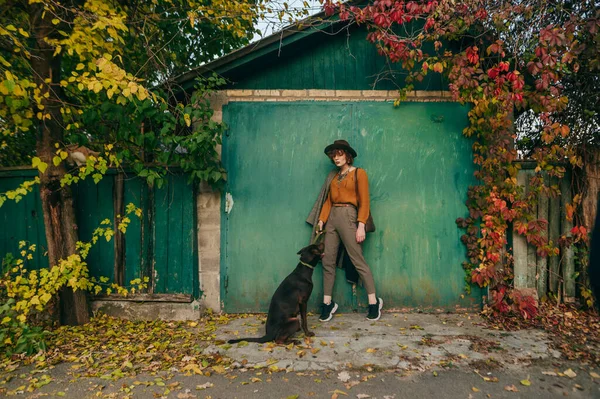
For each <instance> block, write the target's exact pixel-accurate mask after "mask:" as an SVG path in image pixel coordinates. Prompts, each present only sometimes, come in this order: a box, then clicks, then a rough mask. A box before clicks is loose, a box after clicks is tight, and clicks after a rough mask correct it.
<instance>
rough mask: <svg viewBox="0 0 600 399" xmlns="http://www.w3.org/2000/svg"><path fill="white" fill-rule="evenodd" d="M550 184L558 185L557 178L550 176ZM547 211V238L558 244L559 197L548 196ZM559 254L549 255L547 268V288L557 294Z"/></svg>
mask: <svg viewBox="0 0 600 399" xmlns="http://www.w3.org/2000/svg"><path fill="white" fill-rule="evenodd" d="M550 182H551V184H552V185H558V178H557V177H552V178H551V180H550ZM549 208H550V209H549V212H548V238H549V239H550V241H552V243H553V244H554V245H555V246H556V245H558V237H560V198H550V206H549ZM559 262H560V255H559V256H551V257H550V258H549V259H548V269H549V276H548V282H549V289H550V292H552V293H553V294H558V281H559V277H560V276H559V273H560V269H559Z"/></svg>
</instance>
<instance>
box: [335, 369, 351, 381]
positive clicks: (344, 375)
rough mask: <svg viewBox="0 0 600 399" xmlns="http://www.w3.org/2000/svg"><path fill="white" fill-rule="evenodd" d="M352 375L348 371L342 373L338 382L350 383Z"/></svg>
mask: <svg viewBox="0 0 600 399" xmlns="http://www.w3.org/2000/svg"><path fill="white" fill-rule="evenodd" d="M350 378H352V377H350V374H349V373H348V372H347V371H342V372H341V373H339V374H338V380H340V381H342V382H348V381H349V380H350Z"/></svg>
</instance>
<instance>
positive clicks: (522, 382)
mask: <svg viewBox="0 0 600 399" xmlns="http://www.w3.org/2000/svg"><path fill="white" fill-rule="evenodd" d="M521 385H525V386H526V387H528V386H530V385H531V381H529V380H521Z"/></svg>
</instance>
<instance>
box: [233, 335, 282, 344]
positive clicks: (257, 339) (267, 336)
mask: <svg viewBox="0 0 600 399" xmlns="http://www.w3.org/2000/svg"><path fill="white" fill-rule="evenodd" d="M274 339H275V337H272V336H270V335H265V336H264V337H260V338H238V339H230V340H229V341H227V343H229V344H237V343H238V342H242V341H246V342H258V343H259V344H264V343H265V342H269V341H273V340H274Z"/></svg>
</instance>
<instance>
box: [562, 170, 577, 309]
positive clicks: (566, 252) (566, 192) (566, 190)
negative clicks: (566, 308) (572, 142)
mask: <svg viewBox="0 0 600 399" xmlns="http://www.w3.org/2000/svg"><path fill="white" fill-rule="evenodd" d="M560 192H561V196H560V205H561V206H560V207H561V229H560V230H561V233H562V234H563V235H565V236H567V237H571V229H572V228H573V221H569V220H567V209H566V205H567V204H570V203H571V201H572V199H573V195H572V193H571V173H565V176H564V177H563V179H562V180H561V182H560ZM562 250H563V252H562V257H561V260H562V277H563V279H564V282H565V283H564V285H563V290H564V299H565V302H568V301H572V300H573V299H574V298H575V276H574V274H575V258H574V256H573V248H572V247H571V246H569V247H566V248H565V247H563V248H562Z"/></svg>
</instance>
